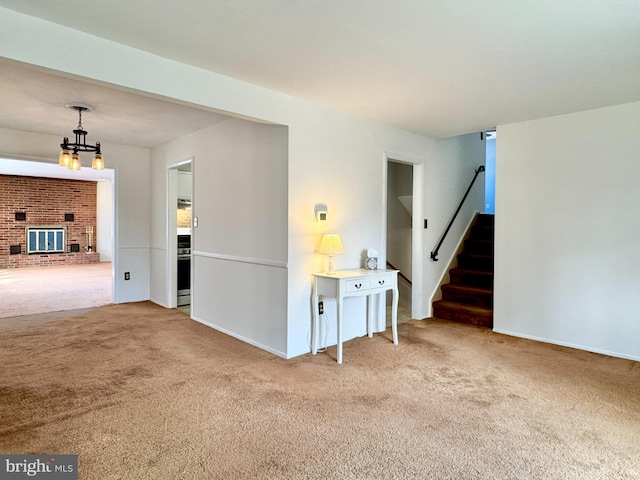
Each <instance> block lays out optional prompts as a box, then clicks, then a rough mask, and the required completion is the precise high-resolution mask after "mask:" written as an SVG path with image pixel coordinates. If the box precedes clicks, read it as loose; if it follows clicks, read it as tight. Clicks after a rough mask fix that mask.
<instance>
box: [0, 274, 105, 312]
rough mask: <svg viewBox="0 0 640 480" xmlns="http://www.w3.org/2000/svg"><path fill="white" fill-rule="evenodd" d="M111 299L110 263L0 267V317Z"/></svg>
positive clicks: (96, 304) (90, 306) (76, 307)
mask: <svg viewBox="0 0 640 480" xmlns="http://www.w3.org/2000/svg"><path fill="white" fill-rule="evenodd" d="M112 302H113V284H112V269H111V262H101V263H94V264H89V265H71V266H54V267H30V268H12V269H2V270H0V318H7V317H16V316H20V315H31V314H34V313H45V312H57V311H62V310H77V309H82V308H92V307H98V306H101V305H108V304H110V303H112Z"/></svg>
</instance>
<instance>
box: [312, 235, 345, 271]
mask: <svg viewBox="0 0 640 480" xmlns="http://www.w3.org/2000/svg"><path fill="white" fill-rule="evenodd" d="M318 253H323V254H325V255H328V257H329V267H328V268H327V272H326V273H335V270H334V269H333V256H334V255H338V254H340V253H344V249H343V248H342V241H341V240H340V236H339V235H337V234H335V233H330V234H327V235H323V236H322V240H321V241H320V248H319V249H318Z"/></svg>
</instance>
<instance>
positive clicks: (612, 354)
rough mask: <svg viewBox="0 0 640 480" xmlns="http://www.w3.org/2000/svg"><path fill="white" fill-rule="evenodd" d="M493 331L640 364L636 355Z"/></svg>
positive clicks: (639, 358) (498, 330) (499, 330)
mask: <svg viewBox="0 0 640 480" xmlns="http://www.w3.org/2000/svg"><path fill="white" fill-rule="evenodd" d="M493 331H494V332H496V333H501V334H503V335H509V336H511V337H518V338H526V339H527V340H535V341H536V342H543V343H550V344H552V345H560V346H561V347H569V348H575V349H576V350H584V351H586V352H592V353H598V354H600V355H608V356H609V357H617V358H624V359H625V360H634V361H636V362H640V357H637V356H635V355H626V354H624V353H620V352H611V351H608V350H602V349H599V348H592V347H586V346H584V345H578V344H575V343H568V342H560V341H558V340H552V339H550V338H544V337H537V336H535V335H525V334H522V333H516V332H511V331H509V330H501V329H497V328H494V329H493Z"/></svg>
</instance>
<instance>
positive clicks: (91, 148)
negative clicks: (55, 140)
mask: <svg viewBox="0 0 640 480" xmlns="http://www.w3.org/2000/svg"><path fill="white" fill-rule="evenodd" d="M67 108H72V109H74V110H76V111H77V112H78V126H77V127H76V129H75V130H74V131H73V133H74V134H75V135H76V141H75V143H69V137H64V140H63V141H62V143H61V144H60V148H61V149H62V150H61V151H60V158H59V159H58V165H60V166H61V167H67V168H69V169H70V170H76V171H77V170H80V168H81V167H82V165H81V164H80V156H79V155H78V152H95V155H94V157H93V162H92V164H91V167H92V168H93V169H95V170H104V161H103V159H102V152H100V142H96V144H95V145H87V143H86V138H87V131H86V130H84V129H83V128H82V112H84V111H86V110H88V111H91V110H93V107H92V106H91V105H87V104H84V103H68V104H67Z"/></svg>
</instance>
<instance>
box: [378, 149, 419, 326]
mask: <svg viewBox="0 0 640 480" xmlns="http://www.w3.org/2000/svg"><path fill="white" fill-rule="evenodd" d="M422 172H423V165H422V162H421V161H420V160H419V159H414V158H405V157H403V156H398V155H393V156H391V155H387V158H386V162H385V190H386V192H385V196H384V199H385V208H384V209H383V211H384V217H385V223H384V224H385V236H386V239H385V242H384V243H383V244H384V245H385V247H386V262H387V264H386V267H384V266H383V268H391V269H394V270H398V271H399V272H400V273H399V274H398V290H399V294H400V295H399V297H400V298H399V302H398V305H399V308H398V313H399V315H400V317H408V318H406V319H411V318H424V317H425V315H424V311H425V310H424V305H423V302H424V295H423V293H422V290H423V275H424V272H423V261H422V259H423V254H422V250H423V248H422V243H423V242H422V237H423V235H422V231H423V230H422V225H421V221H422V220H421V219H422V196H423V188H422V176H423V173H422Z"/></svg>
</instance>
